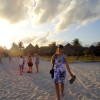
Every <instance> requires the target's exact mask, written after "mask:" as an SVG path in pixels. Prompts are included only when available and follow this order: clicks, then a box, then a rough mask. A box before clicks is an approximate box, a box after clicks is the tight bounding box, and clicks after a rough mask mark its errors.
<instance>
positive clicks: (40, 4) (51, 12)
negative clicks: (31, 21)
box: [34, 0, 67, 24]
mask: <svg viewBox="0 0 100 100" xmlns="http://www.w3.org/2000/svg"><path fill="white" fill-rule="evenodd" d="M66 5H67V4H66ZM64 7H65V4H64V2H61V0H36V8H35V9H34V14H35V15H36V18H37V19H36V22H37V24H43V23H46V22H50V21H51V20H52V19H54V18H55V17H57V15H59V13H60V11H61V10H62V9H63V8H64Z"/></svg>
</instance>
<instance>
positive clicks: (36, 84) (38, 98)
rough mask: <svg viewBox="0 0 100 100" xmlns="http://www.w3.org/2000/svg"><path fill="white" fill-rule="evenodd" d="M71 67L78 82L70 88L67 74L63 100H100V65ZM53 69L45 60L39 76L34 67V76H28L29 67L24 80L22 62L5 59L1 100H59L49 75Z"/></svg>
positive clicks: (1, 66)
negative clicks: (20, 65) (21, 71)
mask: <svg viewBox="0 0 100 100" xmlns="http://www.w3.org/2000/svg"><path fill="white" fill-rule="evenodd" d="M33 60H34V59H33ZM69 65H70V68H71V70H72V71H73V73H75V74H76V76H77V79H76V80H75V82H74V83H73V84H70V83H69V82H68V78H69V74H68V72H67V77H66V81H65V92H64V94H65V96H64V98H62V100H100V96H99V94H100V62H97V63H96V62H95V63H82V62H80V63H70V64H69ZM51 66H52V65H51V63H50V61H47V60H43V59H41V60H40V65H39V72H38V73H36V68H35V65H34V66H33V73H31V74H28V73H26V71H27V70H28V67H27V63H25V72H24V74H23V75H21V76H20V74H19V66H18V58H13V62H11V63H9V59H8V58H2V64H0V100H56V96H55V87H54V82H53V80H52V79H51V76H50V74H49V70H50V69H51Z"/></svg>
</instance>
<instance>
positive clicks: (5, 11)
mask: <svg viewBox="0 0 100 100" xmlns="http://www.w3.org/2000/svg"><path fill="white" fill-rule="evenodd" d="M30 1H31V0H0V18H3V19H6V20H8V21H10V23H17V22H19V21H21V20H23V19H24V18H25V15H26V14H27V13H28V9H29V6H30Z"/></svg>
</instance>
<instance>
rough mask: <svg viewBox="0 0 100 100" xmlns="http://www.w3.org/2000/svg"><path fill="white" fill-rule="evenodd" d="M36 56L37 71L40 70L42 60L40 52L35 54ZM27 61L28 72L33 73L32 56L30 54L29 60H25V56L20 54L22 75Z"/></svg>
mask: <svg viewBox="0 0 100 100" xmlns="http://www.w3.org/2000/svg"><path fill="white" fill-rule="evenodd" d="M34 57H35V58H36V60H35V65H36V72H38V66H39V62H40V61H39V54H35V56H34ZM25 62H27V65H28V71H27V73H32V67H33V59H32V56H30V55H29V56H28V59H27V61H25V59H24V57H23V56H20V58H19V68H20V75H23V73H24V65H25Z"/></svg>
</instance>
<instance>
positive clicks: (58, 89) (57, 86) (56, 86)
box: [55, 83, 60, 100]
mask: <svg viewBox="0 0 100 100" xmlns="http://www.w3.org/2000/svg"><path fill="white" fill-rule="evenodd" d="M55 88H56V95H57V100H60V88H59V83H55Z"/></svg>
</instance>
